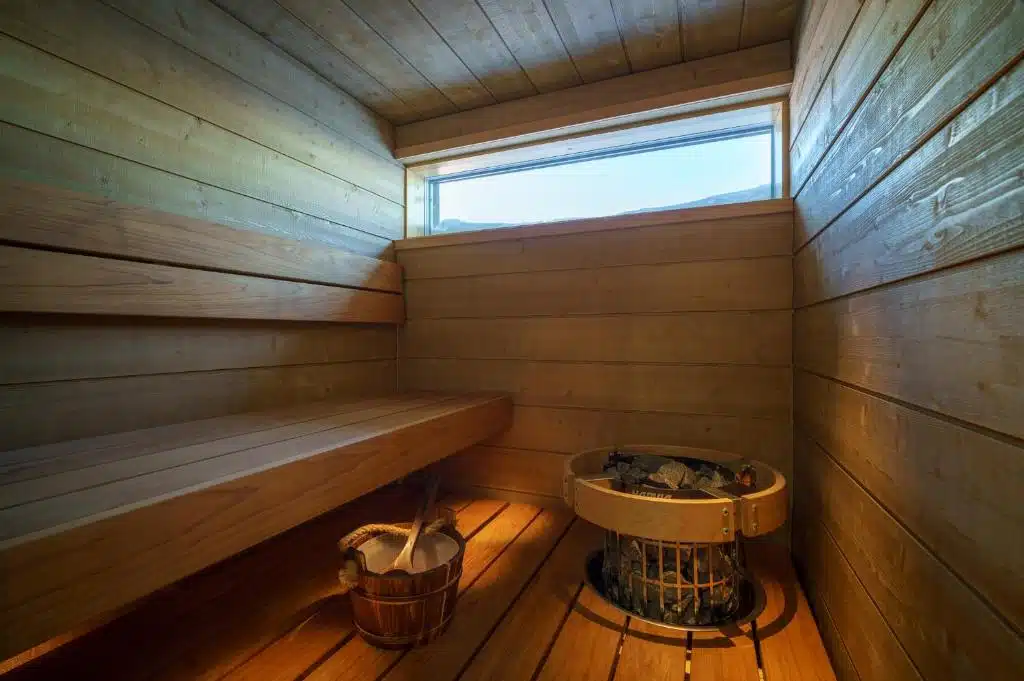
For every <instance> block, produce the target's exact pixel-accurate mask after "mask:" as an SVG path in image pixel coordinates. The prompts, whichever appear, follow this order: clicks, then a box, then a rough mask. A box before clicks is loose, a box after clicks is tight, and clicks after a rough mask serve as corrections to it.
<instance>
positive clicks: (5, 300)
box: [0, 246, 404, 324]
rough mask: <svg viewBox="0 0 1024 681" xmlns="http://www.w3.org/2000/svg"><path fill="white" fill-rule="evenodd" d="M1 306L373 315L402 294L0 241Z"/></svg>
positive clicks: (397, 318)
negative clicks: (84, 253) (0, 243)
mask: <svg viewBox="0 0 1024 681" xmlns="http://www.w3.org/2000/svg"><path fill="white" fill-rule="evenodd" d="M0 283H2V289H0V290H2V293H0V311H3V312H57V313H68V314H114V315H141V316H159V317H214V318H226V319H283V320H296V321H303V320H305V321H311V320H318V321H335V322H370V323H391V324H397V323H400V322H401V321H402V320H403V319H404V315H403V312H402V297H401V296H399V295H397V294H392V293H383V292H378V291H364V290H360V289H349V288H338V287H334V286H322V285H319V284H304V283H300V282H293V281H282V280H277V279H264V278H260V277H251V276H248V275H242V274H227V273H222V272H208V271H205V270H192V269H185V268H181V267H169V266H167V265H154V264H150V263H136V262H130V261H125V260H111V259H108V258H98V257H93V256H85V255H72V254H66V253H53V252H48V251H37V250H33V249H27V248H15V247H10V246H6V247H0Z"/></svg>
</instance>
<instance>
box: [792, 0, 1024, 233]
mask: <svg viewBox="0 0 1024 681" xmlns="http://www.w3.org/2000/svg"><path fill="white" fill-rule="evenodd" d="M1022 52H1024V7H1022V6H1021V5H1020V3H1018V2H1012V1H1010V0H1006V1H1004V2H988V1H977V2H959V3H943V4H935V3H933V4H931V5H929V6H928V8H927V9H926V10H925V12H924V14H923V15H922V17H921V20H920V22H919V23H918V24H917V25H916V26H915V27H914V30H913V31H912V33H911V34H910V36H909V37H908V38H907V41H906V42H905V43H904V44H903V45H902V46H901V47H900V49H899V51H898V52H897V53H896V55H895V56H894V57H893V61H892V62H891V63H890V64H889V65H888V67H887V68H886V70H885V73H884V74H883V76H882V78H881V79H880V80H879V81H878V83H877V84H876V86H875V87H874V88H872V90H871V91H870V92H869V93H868V95H867V97H866V98H865V99H864V102H863V103H862V104H861V106H860V107H859V108H858V109H857V111H856V113H854V115H853V117H852V118H851V119H850V121H849V123H848V124H847V126H846V127H845V129H844V133H843V136H842V139H841V140H839V141H838V142H837V143H836V144H835V145H834V146H833V147H832V148H831V149H830V150H829V152H828V153H827V154H826V155H825V157H824V158H823V159H822V162H821V165H820V166H819V167H818V169H817V170H816V171H815V173H814V174H813V175H812V176H811V178H810V179H809V180H808V181H807V184H806V185H805V186H804V187H803V189H801V190H800V194H799V196H800V199H801V200H800V201H798V202H797V211H796V241H795V244H796V245H797V246H801V245H803V244H804V243H806V242H807V241H809V240H810V239H811V238H813V237H814V235H816V234H817V233H818V232H820V231H821V230H822V229H824V228H825V227H826V226H827V225H828V224H830V223H831V222H832V221H833V220H835V218H836V217H837V216H838V215H839V214H840V213H841V212H842V211H843V210H844V209H845V208H846V207H847V206H849V205H850V204H851V203H852V202H853V201H854V200H856V199H857V198H858V197H860V196H861V194H863V193H864V192H865V191H867V190H868V189H870V188H871V187H872V186H873V185H874V184H875V183H876V182H877V181H878V180H879V179H880V178H881V177H882V176H884V175H885V174H886V173H887V172H888V171H889V170H890V169H891V168H892V166H893V165H895V164H896V163H898V162H900V161H901V160H902V159H903V158H904V157H905V156H906V155H908V154H909V153H911V152H913V151H914V150H915V149H917V147H919V146H920V145H921V144H923V143H924V142H925V141H927V140H928V138H929V137H931V136H932V134H933V133H934V131H935V128H936V127H937V126H942V125H945V124H946V123H947V122H948V120H949V119H950V118H951V117H952V116H954V115H956V113H958V109H959V108H960V107H961V106H963V105H964V104H966V103H967V102H968V101H970V100H971V99H972V98H974V97H975V96H977V95H978V94H980V93H981V92H983V91H984V90H985V89H987V87H988V85H989V84H990V80H991V79H992V77H993V76H994V75H996V74H998V73H999V72H1000V71H1001V70H1002V69H1004V68H1007V67H1009V66H1012V65H1013V64H1014V63H1015V62H1016V61H1017V60H1018V59H1019V57H1020V55H1021V53H1022ZM925 64H926V65H927V66H922V65H925ZM890 83H899V84H900V86H899V87H898V88H893V87H888V84H890ZM837 180H839V181H837Z"/></svg>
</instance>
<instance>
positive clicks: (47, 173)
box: [0, 123, 394, 260]
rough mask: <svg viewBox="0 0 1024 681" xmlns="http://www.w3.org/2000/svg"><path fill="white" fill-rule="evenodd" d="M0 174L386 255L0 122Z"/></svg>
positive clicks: (360, 241)
mask: <svg viewBox="0 0 1024 681" xmlns="http://www.w3.org/2000/svg"><path fill="white" fill-rule="evenodd" d="M0 173H2V174H3V175H4V177H7V178H13V179H18V180H24V181H28V182H35V183H41V184H46V185H52V186H56V187H62V188H65V189H73V190H76V191H81V192H85V193H88V194H93V195H96V196H102V197H105V198H108V199H112V200H115V201H118V202H121V203H125V204H134V205H138V206H145V207H147V208H152V209H154V210H160V211H163V212H166V213H174V214H177V215H182V216H187V217H190V218H198V219H200V220H208V221H210V222H216V223H220V224H223V225H229V226H231V227H237V228H241V229H245V230H248V231H251V232H260V233H264V234H269V235H272V236H277V237H281V238H285V239H293V240H296V241H302V242H306V243H312V244H316V245H325V246H329V247H334V248H342V249H345V250H349V251H353V252H355V253H360V254H363V255H369V256H371V257H375V258H384V259H389V260H390V259H393V257H394V256H393V255H392V254H391V242H390V241H389V240H388V239H386V238H384V237H381V236H377V235H374V234H370V233H369V232H362V231H359V230H356V229H352V228H351V227H345V226H343V225H338V224H336V223H333V222H329V221H328V220H324V219H322V218H318V217H314V216H312V215H307V214H305V213H298V212H296V211H292V210H289V209H287V208H282V207H280V206H277V205H274V204H272V203H267V202H266V201H261V200H259V199H253V198H250V197H248V196H245V195H242V194H237V193H235V192H230V191H227V190H224V189H220V188H218V187H213V186H210V185H204V184H202V183H200V182H195V181H193V180H189V179H187V178H184V177H181V176H180V175H174V174H172V173H168V172H166V171H163V170H159V169H157V168H151V167H149V166H146V165H142V164H140V163H136V162H134V161H128V160H125V159H122V158H120V157H117V156H113V155H110V154H107V153H104V152H101V151H96V150H94V149H89V148H88V147H83V146H80V145H77V144H72V143H70V142H65V141H64V140H59V139H56V138H54V137H49V136H47V135H42V134H40V133H37V132H33V131H31V130H26V129H24V128H19V127H16V126H12V125H8V124H7V123H0Z"/></svg>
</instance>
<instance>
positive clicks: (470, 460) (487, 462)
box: [436, 445, 568, 499]
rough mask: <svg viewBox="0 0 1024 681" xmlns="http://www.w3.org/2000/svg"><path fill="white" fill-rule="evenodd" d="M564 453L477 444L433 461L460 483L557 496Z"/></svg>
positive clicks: (449, 476) (440, 470)
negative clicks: (443, 458) (453, 454)
mask: <svg viewBox="0 0 1024 681" xmlns="http://www.w3.org/2000/svg"><path fill="white" fill-rule="evenodd" d="M567 459H568V455H566V454H558V453H556V452H537V451H527V450H522V449H506V448H502V447H493V446H484V445H481V446H477V447H473V448H471V449H467V450H466V451H464V452H459V453H458V454H456V455H455V456H452V457H449V458H448V459H445V460H444V461H441V462H439V463H438V464H437V465H436V470H438V471H439V472H440V473H441V474H442V475H444V476H447V477H446V479H449V478H450V479H453V480H458V482H459V484H463V485H472V486H474V487H487V488H490V489H500V490H505V491H509V492H525V493H528V494H536V495H538V496H544V497H551V498H553V499H560V498H561V496H562V474H563V470H564V468H565V462H566V460H567Z"/></svg>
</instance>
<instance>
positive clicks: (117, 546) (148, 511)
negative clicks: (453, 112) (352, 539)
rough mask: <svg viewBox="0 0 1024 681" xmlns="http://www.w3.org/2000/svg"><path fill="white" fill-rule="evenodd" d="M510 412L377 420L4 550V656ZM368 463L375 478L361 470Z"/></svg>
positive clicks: (444, 448) (472, 405)
mask: <svg viewBox="0 0 1024 681" xmlns="http://www.w3.org/2000/svg"><path fill="white" fill-rule="evenodd" d="M509 411H510V405H509V403H508V402H507V400H503V399H494V398H486V399H484V398H481V399H477V400H475V401H474V400H471V399H465V400H459V399H456V400H454V401H452V402H449V403H446V405H445V407H442V406H438V407H437V408H436V409H430V408H427V409H424V410H421V411H418V412H417V414H418V419H419V420H417V421H409V420H408V418H406V420H405V421H404V422H402V420H401V419H398V420H397V421H396V420H394V419H392V420H391V421H389V418H390V417H384V418H382V419H377V420H376V421H375V423H376V426H375V427H373V428H362V429H359V430H358V431H357V433H353V432H352V429H349V435H348V437H347V438H346V437H344V436H342V437H340V438H339V434H333V435H331V436H330V437H325V436H323V435H319V436H315V437H314V438H313V439H312V440H310V439H307V440H305V441H303V442H302V443H300V442H299V441H290V443H289V446H291V447H293V448H294V453H295V455H297V456H304V457H306V458H303V459H302V461H301V462H297V463H295V464H293V465H291V466H286V467H280V466H279V467H277V468H273V469H269V470H263V471H262V472H259V473H255V474H250V475H245V476H244V477H242V478H238V479H234V480H228V481H227V482H221V483H220V484H217V485H215V486H212V487H209V486H207V487H205V488H204V489H202V491H200V492H194V493H191V494H186V495H183V496H177V497H174V498H170V499H166V500H164V501H161V502H159V503H156V504H153V505H149V506H144V507H142V508H137V509H135V510H133V511H132V512H130V513H121V514H118V515H112V516H107V517H104V518H103V519H100V520H97V521H96V522H92V523H89V524H86V525H81V526H78V527H76V528H75V529H73V530H69V531H65V532H61V533H59V534H55V535H50V536H48V537H45V538H40V539H37V540H35V541H28V542H23V543H20V544H16V545H14V546H7V547H5V550H4V552H3V554H2V556H0V560H2V565H3V569H4V571H5V574H6V575H7V576H8V585H9V588H7V589H5V590H4V592H3V599H4V600H3V608H2V609H0V612H2V613H3V614H2V619H3V621H4V622H8V624H5V630H6V631H14V630H15V629H14V627H13V626H12V625H11V624H10V623H13V622H18V627H17V636H14V635H12V636H8V637H4V639H3V642H2V643H3V647H4V648H3V651H2V652H3V653H4V654H5V656H6V655H9V654H12V653H14V652H18V651H20V650H23V649H24V648H26V647H28V646H30V645H33V644H34V643H36V642H38V641H40V640H45V639H46V638H47V637H48V636H51V635H53V634H55V633H57V632H59V631H64V630H66V629H68V628H70V627H73V626H75V625H76V624H78V623H80V622H82V621H84V620H86V619H87V618H88V617H89V616H92V615H94V614H96V613H99V612H103V611H106V610H109V609H111V608H115V607H118V606H119V605H122V604H124V603H127V602H129V601H131V600H134V599H135V598H138V597H140V596H142V595H143V594H145V593H148V592H150V591H152V590H154V589H156V588H159V587H161V586H164V585H166V584H169V583H170V582H173V581H175V580H176V579H180V578H181V577H183V576H185V575H187V574H190V573H192V572H195V571H197V570H199V569H202V568H204V567H206V566H208V565H210V564H212V563H214V562H216V561H218V560H221V559H223V558H224V557H227V556H230V555H233V554H235V553H237V552H239V551H241V550H243V549H245V548H248V547H249V546H252V545H253V544H255V543H257V542H259V541H262V540H263V539H266V538H268V537H270V536H273V535H274V534H277V533H278V532H281V531H283V530H285V529H288V528H290V527H293V526H295V525H297V524H299V523H301V522H303V521H305V520H308V519H310V518H312V517H315V516H317V515H319V514H321V513H323V512H325V511H327V510H329V509H331V508H335V507H336V506H338V504H339V503H344V502H345V501H348V500H350V499H352V498H354V497H356V496H359V495H360V494H364V493H366V492H367V491H369V490H372V489H374V488H376V487H379V486H381V485H383V484H385V483H387V482H389V481H391V480H393V479H396V478H398V477H401V476H402V475H404V474H406V473H409V472H411V471H413V470H415V469H417V468H421V467H423V466H425V465H427V464H429V463H432V462H433V461H436V460H437V459H440V458H442V457H444V456H447V455H448V454H451V453H453V452H455V451H458V450H460V449H464V448H465V447H467V446H469V445H471V444H473V443H474V442H477V441H479V440H481V439H483V438H485V437H487V436H488V435H490V434H492V433H493V432H495V431H496V430H500V429H501V428H502V427H504V426H505V425H506V424H507V420H508V417H509ZM331 438H333V439H331ZM317 452H318V453H319V454H318V455H315V456H310V455H311V454H313V453H317ZM371 455H372V456H373V457H374V464H375V465H374V466H372V467H371V466H364V465H360V464H361V462H363V461H365V459H366V457H368V456H371ZM268 509H269V510H272V512H268ZM155 528H160V529H159V531H156V529H155ZM111 537H114V538H118V541H113V540H110V538H111ZM101 538H106V539H107V540H106V541H100V539H101ZM200 539H202V540H200ZM98 547H99V548H101V551H99V552H98V551H97V548H98ZM54 556H60V560H55V559H54ZM169 557H174V559H173V560H169ZM40 565H49V566H52V568H51V569H48V570H46V571H40V570H39V567H38V566H40Z"/></svg>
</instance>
